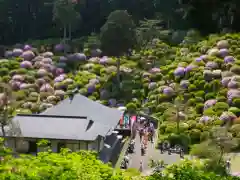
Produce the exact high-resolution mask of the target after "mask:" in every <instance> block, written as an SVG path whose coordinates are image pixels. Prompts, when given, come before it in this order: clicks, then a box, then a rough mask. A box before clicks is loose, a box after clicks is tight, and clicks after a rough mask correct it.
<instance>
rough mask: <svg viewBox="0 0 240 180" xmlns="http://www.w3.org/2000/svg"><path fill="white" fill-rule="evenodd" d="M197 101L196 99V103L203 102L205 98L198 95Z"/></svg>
mask: <svg viewBox="0 0 240 180" xmlns="http://www.w3.org/2000/svg"><path fill="white" fill-rule="evenodd" d="M195 101H196V103H203V102H204V99H203V98H202V97H196V98H195Z"/></svg>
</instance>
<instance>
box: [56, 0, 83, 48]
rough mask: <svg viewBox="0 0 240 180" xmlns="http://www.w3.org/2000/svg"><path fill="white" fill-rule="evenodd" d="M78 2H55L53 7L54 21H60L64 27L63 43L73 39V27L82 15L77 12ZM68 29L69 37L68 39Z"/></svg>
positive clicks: (58, 0)
mask: <svg viewBox="0 0 240 180" xmlns="http://www.w3.org/2000/svg"><path fill="white" fill-rule="evenodd" d="M75 4H76V1H71V0H55V1H54V5H53V19H54V20H58V21H59V22H60V23H61V25H62V26H63V42H64V44H65V43H66V39H67V38H68V39H71V37H72V26H73V25H74V24H76V23H77V21H78V20H79V18H80V14H79V13H78V12H77V11H76V10H75ZM67 29H68V37H67Z"/></svg>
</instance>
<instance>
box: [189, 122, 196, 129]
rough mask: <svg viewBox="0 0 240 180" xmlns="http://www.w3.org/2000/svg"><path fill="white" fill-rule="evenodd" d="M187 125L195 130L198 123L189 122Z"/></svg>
mask: <svg viewBox="0 0 240 180" xmlns="http://www.w3.org/2000/svg"><path fill="white" fill-rule="evenodd" d="M187 124H188V125H189V129H193V128H195V127H196V124H197V122H196V121H194V120H189V121H187Z"/></svg>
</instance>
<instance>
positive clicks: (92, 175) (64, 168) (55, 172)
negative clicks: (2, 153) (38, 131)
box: [0, 150, 123, 180]
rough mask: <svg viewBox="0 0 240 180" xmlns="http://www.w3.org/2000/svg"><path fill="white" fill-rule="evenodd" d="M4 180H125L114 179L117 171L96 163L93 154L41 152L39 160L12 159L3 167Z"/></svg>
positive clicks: (26, 158)
mask: <svg viewBox="0 0 240 180" xmlns="http://www.w3.org/2000/svg"><path fill="white" fill-rule="evenodd" d="M0 171H1V179H3V180H4V179H31V180H38V179H56V180H57V179H59V180H60V179H72V180H74V179H76V180H77V179H79V177H81V179H89V180H91V179H92V180H95V179H99V180H101V179H103V180H108V179H109V180H110V179H115V178H117V177H118V178H120V179H121V178H122V177H123V176H122V175H121V174H116V175H113V169H112V168H111V167H110V166H109V165H107V164H103V163H102V162H100V161H99V160H97V159H96V156H95V155H94V154H93V153H91V152H86V151H80V152H77V153H69V152H68V150H63V151H62V152H61V153H59V154H56V153H49V152H41V153H39V154H38V156H35V157H34V156H23V157H20V158H9V160H7V161H5V162H4V163H3V164H2V165H1V167H0Z"/></svg>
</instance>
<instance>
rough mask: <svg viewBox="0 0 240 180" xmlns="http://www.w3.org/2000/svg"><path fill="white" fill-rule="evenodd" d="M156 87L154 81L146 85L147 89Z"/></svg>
mask: <svg viewBox="0 0 240 180" xmlns="http://www.w3.org/2000/svg"><path fill="white" fill-rule="evenodd" d="M156 87H157V83H156V82H151V83H150V84H149V85H148V89H150V90H152V89H154V88H156Z"/></svg>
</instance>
